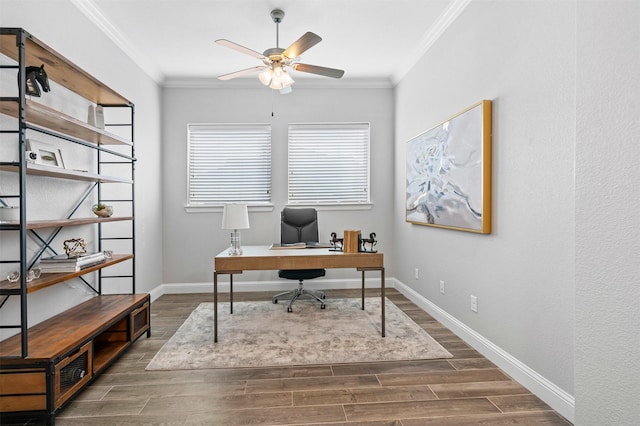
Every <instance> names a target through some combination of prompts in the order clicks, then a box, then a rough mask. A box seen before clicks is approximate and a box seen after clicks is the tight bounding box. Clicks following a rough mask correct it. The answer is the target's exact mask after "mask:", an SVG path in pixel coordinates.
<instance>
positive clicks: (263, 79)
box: [258, 68, 273, 86]
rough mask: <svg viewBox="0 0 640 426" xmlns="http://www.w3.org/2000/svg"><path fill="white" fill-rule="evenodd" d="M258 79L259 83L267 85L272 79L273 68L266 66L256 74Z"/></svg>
mask: <svg viewBox="0 0 640 426" xmlns="http://www.w3.org/2000/svg"><path fill="white" fill-rule="evenodd" d="M258 79H259V80H260V83H262V84H264V85H265V86H268V85H269V84H270V83H271V80H273V70H271V68H266V69H265V70H264V71H262V72H261V73H260V74H258Z"/></svg>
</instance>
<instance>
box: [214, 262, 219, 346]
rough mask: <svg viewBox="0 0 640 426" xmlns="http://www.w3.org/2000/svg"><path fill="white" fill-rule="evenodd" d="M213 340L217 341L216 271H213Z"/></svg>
mask: <svg viewBox="0 0 640 426" xmlns="http://www.w3.org/2000/svg"><path fill="white" fill-rule="evenodd" d="M213 341H214V343H215V342H217V341H218V273H217V272H216V271H213Z"/></svg>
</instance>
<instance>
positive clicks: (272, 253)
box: [213, 246, 385, 342]
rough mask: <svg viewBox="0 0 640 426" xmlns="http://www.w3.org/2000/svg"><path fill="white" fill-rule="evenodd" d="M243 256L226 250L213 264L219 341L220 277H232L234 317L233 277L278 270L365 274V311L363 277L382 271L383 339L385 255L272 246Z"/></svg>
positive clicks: (247, 251)
mask: <svg viewBox="0 0 640 426" xmlns="http://www.w3.org/2000/svg"><path fill="white" fill-rule="evenodd" d="M242 252H243V253H242V254H241V255H240V256H231V255H229V253H227V250H225V251H223V252H222V253H220V254H218V255H217V256H216V257H215V258H214V260H213V323H214V325H213V330H214V342H217V341H218V275H229V297H230V305H231V313H233V275H234V274H241V273H242V272H243V271H264V270H277V269H333V268H355V269H357V270H358V271H360V272H362V309H364V273H365V272H366V271H380V278H381V280H380V287H381V292H380V293H381V298H382V303H381V304H380V306H381V309H380V315H381V319H382V324H381V326H382V328H381V334H382V337H384V334H385V330H384V299H385V284H384V256H383V254H382V253H343V252H338V251H330V250H329V249H321V248H313V249H291V250H270V249H269V246H243V247H242Z"/></svg>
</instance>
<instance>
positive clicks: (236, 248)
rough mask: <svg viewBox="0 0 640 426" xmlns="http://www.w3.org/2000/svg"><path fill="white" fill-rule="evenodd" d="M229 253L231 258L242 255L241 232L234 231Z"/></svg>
mask: <svg viewBox="0 0 640 426" xmlns="http://www.w3.org/2000/svg"><path fill="white" fill-rule="evenodd" d="M228 253H229V254H230V255H231V256H240V255H241V254H242V248H241V247H240V232H238V230H237V229H234V230H233V232H232V233H231V244H230V245H229V251H228Z"/></svg>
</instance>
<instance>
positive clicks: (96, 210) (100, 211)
mask: <svg viewBox="0 0 640 426" xmlns="http://www.w3.org/2000/svg"><path fill="white" fill-rule="evenodd" d="M91 211H92V212H93V214H95V215H96V216H98V217H111V215H112V214H113V207H112V206H107V205H106V204H102V203H98V204H94V205H93V206H92V207H91Z"/></svg>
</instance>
